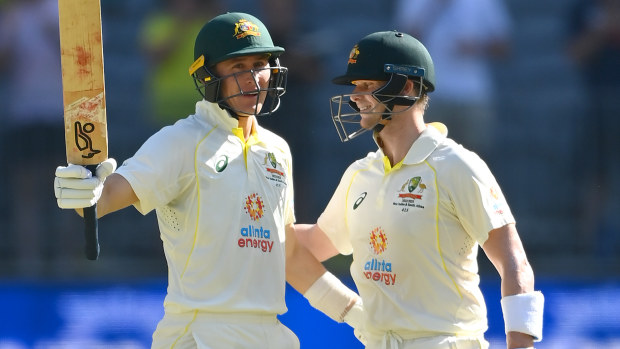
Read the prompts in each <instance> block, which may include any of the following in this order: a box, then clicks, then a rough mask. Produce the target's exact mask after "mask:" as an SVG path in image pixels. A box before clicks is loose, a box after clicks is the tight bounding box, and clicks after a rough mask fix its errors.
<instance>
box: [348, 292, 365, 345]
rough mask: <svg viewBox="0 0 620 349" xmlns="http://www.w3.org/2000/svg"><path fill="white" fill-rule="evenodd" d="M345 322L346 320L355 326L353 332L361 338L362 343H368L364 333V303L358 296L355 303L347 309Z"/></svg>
mask: <svg viewBox="0 0 620 349" xmlns="http://www.w3.org/2000/svg"><path fill="white" fill-rule="evenodd" d="M343 320H344V322H346V323H347V324H348V325H349V326H351V327H353V334H354V335H355V338H357V340H359V341H360V342H361V343H362V344H364V345H366V344H368V343H367V340H366V337H364V335H363V334H362V332H363V330H364V326H363V325H364V304H363V302H362V299H361V298H358V299H357V301H356V302H355V304H353V306H352V307H351V309H349V311H347V313H346V315H345V316H344V318H343Z"/></svg>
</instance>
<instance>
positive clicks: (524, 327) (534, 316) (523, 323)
mask: <svg viewBox="0 0 620 349" xmlns="http://www.w3.org/2000/svg"><path fill="white" fill-rule="evenodd" d="M501 304H502V312H503V313H504V325H505V330H506V334H508V332H513V331H514V332H521V333H525V334H529V335H530V336H532V337H534V341H535V342H539V341H541V340H542V327H543V310H544V304H545V297H544V296H543V294H542V293H541V292H540V291H535V292H528V293H521V294H517V295H514V296H506V297H504V298H502V300H501Z"/></svg>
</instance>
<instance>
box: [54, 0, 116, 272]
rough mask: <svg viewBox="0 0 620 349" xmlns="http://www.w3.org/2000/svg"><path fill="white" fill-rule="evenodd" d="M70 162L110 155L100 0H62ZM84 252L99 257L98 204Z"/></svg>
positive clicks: (87, 212) (89, 218) (90, 163)
mask: <svg viewBox="0 0 620 349" xmlns="http://www.w3.org/2000/svg"><path fill="white" fill-rule="evenodd" d="M58 13H59V30H60V58H61V66H62V88H63V104H64V124H65V146H66V152H67V163H70V164H77V165H85V166H87V167H88V168H89V169H91V171H92V172H94V168H95V167H96V165H97V164H99V163H101V162H102V161H104V160H105V159H107V158H108V131H107V120H106V100H105V78H104V68H103V42H102V33H101V32H102V28H101V4H100V0H58ZM84 220H85V239H86V257H87V258H88V259H91V260H95V259H97V258H98V257H99V241H98V231H97V209H96V206H93V207H89V208H85V209H84Z"/></svg>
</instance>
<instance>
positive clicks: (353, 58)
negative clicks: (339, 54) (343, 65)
mask: <svg viewBox="0 0 620 349" xmlns="http://www.w3.org/2000/svg"><path fill="white" fill-rule="evenodd" d="M359 54H360V50H359V47H358V46H357V45H355V46H353V49H351V52H350V53H349V62H348V64H353V63H357V56H358V55H359Z"/></svg>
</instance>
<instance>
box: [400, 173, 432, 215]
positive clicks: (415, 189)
mask: <svg viewBox="0 0 620 349" xmlns="http://www.w3.org/2000/svg"><path fill="white" fill-rule="evenodd" d="M424 190H426V184H424V182H422V177H420V176H416V177H411V178H409V179H408V180H407V181H406V182H405V183H403V185H402V186H401V187H400V190H398V192H397V197H396V200H395V201H394V202H392V204H393V205H394V206H399V207H401V211H402V212H408V211H409V209H410V208H424V205H422V202H421V200H422V193H423V192H424ZM416 200H417V201H416Z"/></svg>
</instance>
